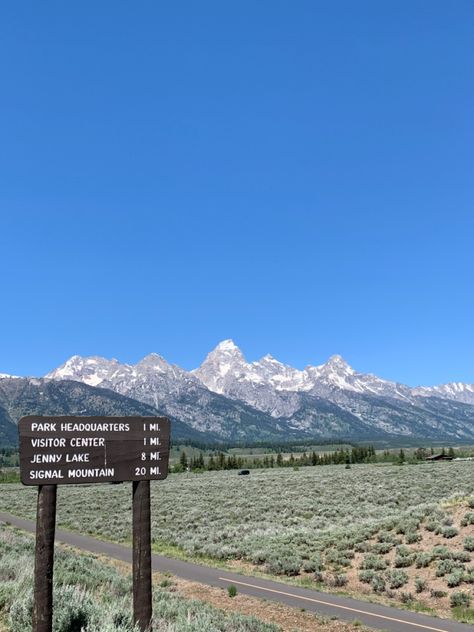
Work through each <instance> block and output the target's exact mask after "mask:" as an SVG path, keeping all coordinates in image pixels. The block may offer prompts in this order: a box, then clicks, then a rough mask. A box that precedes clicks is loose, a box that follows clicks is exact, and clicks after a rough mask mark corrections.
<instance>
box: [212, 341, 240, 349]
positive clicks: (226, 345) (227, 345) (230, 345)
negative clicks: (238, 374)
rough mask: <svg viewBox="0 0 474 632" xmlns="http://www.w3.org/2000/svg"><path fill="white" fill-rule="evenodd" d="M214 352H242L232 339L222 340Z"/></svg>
mask: <svg viewBox="0 0 474 632" xmlns="http://www.w3.org/2000/svg"><path fill="white" fill-rule="evenodd" d="M214 351H240V349H239V347H238V346H237V345H236V344H235V342H234V341H233V340H232V339H231V338H227V339H226V340H221V342H219V344H218V345H217V346H216V348H215V349H214Z"/></svg>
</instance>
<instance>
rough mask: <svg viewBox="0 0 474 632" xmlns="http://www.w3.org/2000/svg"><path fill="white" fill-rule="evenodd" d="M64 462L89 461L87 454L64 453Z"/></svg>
mask: <svg viewBox="0 0 474 632" xmlns="http://www.w3.org/2000/svg"><path fill="white" fill-rule="evenodd" d="M66 463H89V454H88V453H86V454H66Z"/></svg>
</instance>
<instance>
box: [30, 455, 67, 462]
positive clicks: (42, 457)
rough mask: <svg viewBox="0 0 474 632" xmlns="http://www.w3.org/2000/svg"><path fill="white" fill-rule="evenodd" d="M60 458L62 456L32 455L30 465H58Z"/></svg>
mask: <svg viewBox="0 0 474 632" xmlns="http://www.w3.org/2000/svg"><path fill="white" fill-rule="evenodd" d="M62 458H63V455H62V454H33V459H32V460H31V461H30V463H59V461H60V460H61V459H62Z"/></svg>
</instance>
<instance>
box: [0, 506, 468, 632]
mask: <svg viewBox="0 0 474 632" xmlns="http://www.w3.org/2000/svg"><path fill="white" fill-rule="evenodd" d="M0 521H2V522H8V523H10V524H12V525H14V526H16V527H19V528H20V529H23V530H25V531H30V532H34V530H35V523H34V522H32V521H31V520H23V519H21V518H17V517H16V516H11V515H10V514H6V513H3V512H0ZM56 540H57V541H59V542H63V543H64V544H69V545H71V546H74V547H76V548H78V549H82V550H84V551H90V552H92V553H98V554H100V555H105V556H107V557H111V558H113V559H117V560H121V561H123V562H129V563H131V561H132V551H131V549H130V548H129V547H127V546H123V545H121V544H113V543H111V542H104V541H102V540H96V539H95V538H91V537H88V536H84V535H79V534H77V533H72V532H70V531H65V530H63V529H57V530H56ZM152 564H153V570H156V571H161V572H166V571H167V572H170V573H172V574H173V575H177V576H178V577H181V578H183V579H188V580H190V581H193V582H199V583H201V584H207V585H208V586H217V587H219V588H227V586H229V585H230V584H234V585H235V586H236V587H237V589H238V592H239V593H241V594H245V595H252V596H253V597H260V598H262V597H264V598H265V599H268V600H271V601H277V602H279V603H282V604H285V605H287V606H291V607H293V608H305V610H307V611H310V612H314V613H316V614H320V615H325V616H329V617H332V616H336V617H338V618H339V619H344V620H347V621H355V620H358V621H361V622H362V623H364V624H365V625H367V626H369V627H372V628H375V629H377V630H389V631H390V632H426V631H428V632H429V631H431V632H474V626H471V625H466V624H463V623H456V622H455V621H448V620H445V619H436V618H435V617H428V616H426V615H422V614H418V613H415V612H408V611H406V610H397V609H396V608H389V607H387V606H380V605H377V604H371V603H367V602H365V601H357V600H355V599H350V598H348V597H340V596H338V595H331V594H327V593H320V592H316V591H314V590H308V589H305V588H298V587H295V586H289V585H288V584H283V583H281V582H276V581H270V580H266V579H260V578H257V577H249V576H246V575H240V574H238V573H228V572H227V571H223V570H221V569H218V568H211V567H208V566H200V565H199V564H190V563H189V562H182V561H180V560H175V559H172V558H169V557H163V556H162V555H155V554H154V555H153V558H152Z"/></svg>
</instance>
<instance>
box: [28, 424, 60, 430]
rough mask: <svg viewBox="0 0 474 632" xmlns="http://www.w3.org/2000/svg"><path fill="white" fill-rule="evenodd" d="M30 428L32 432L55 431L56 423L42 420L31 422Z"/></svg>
mask: <svg viewBox="0 0 474 632" xmlns="http://www.w3.org/2000/svg"><path fill="white" fill-rule="evenodd" d="M31 430H32V431H33V432H56V424H55V423H54V424H52V423H48V422H43V423H36V424H35V423H33V424H31Z"/></svg>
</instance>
